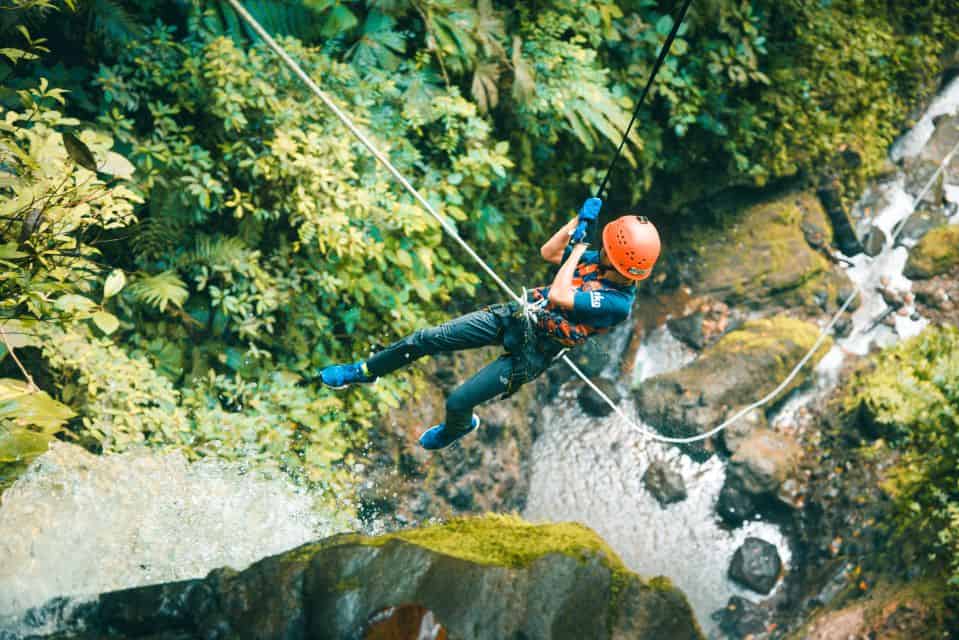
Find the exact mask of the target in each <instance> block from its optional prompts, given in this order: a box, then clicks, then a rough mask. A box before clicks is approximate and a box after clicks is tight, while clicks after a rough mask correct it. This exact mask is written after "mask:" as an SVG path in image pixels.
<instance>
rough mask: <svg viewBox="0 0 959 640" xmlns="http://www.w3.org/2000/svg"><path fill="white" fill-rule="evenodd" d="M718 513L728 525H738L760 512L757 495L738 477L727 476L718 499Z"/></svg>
mask: <svg viewBox="0 0 959 640" xmlns="http://www.w3.org/2000/svg"><path fill="white" fill-rule="evenodd" d="M716 513H718V514H719V517H720V518H722V519H723V522H725V523H726V524H728V525H731V526H733V527H738V526H739V525H741V524H742V523H743V522H745V521H746V520H749V519H750V518H752V517H753V516H754V515H756V514H757V513H759V505H758V504H757V503H756V497H755V496H754V495H753V494H752V493H750V492H748V491H746V489H745V487H743V486H742V481H741V480H740V479H738V478H727V479H726V482H725V483H724V484H723V488H722V490H721V491H720V492H719V499H718V500H717V501H716Z"/></svg>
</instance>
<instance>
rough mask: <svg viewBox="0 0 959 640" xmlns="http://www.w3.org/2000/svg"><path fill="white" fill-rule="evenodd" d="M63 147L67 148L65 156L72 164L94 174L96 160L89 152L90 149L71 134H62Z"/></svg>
mask: <svg viewBox="0 0 959 640" xmlns="http://www.w3.org/2000/svg"><path fill="white" fill-rule="evenodd" d="M63 145H64V146H65V147H66V148H67V154H68V155H69V156H70V158H72V159H73V161H74V162H76V163H77V164H78V165H80V166H81V167H83V168H84V169H88V170H90V171H93V172H96V170H97V161H96V158H94V157H93V152H92V151H90V148H89V147H88V146H87V145H85V144H84V143H83V142H82V141H81V140H80V138H78V137H76V136H75V135H73V134H72V133H69V132H64V134H63Z"/></svg>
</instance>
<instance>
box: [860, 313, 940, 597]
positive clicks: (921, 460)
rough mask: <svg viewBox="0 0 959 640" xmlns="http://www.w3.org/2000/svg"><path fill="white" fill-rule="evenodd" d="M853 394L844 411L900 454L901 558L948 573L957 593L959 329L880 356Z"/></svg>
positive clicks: (892, 488)
mask: <svg viewBox="0 0 959 640" xmlns="http://www.w3.org/2000/svg"><path fill="white" fill-rule="evenodd" d="M850 391H851V393H850V394H849V396H848V399H847V409H849V410H850V411H852V412H854V415H856V416H857V417H858V419H859V420H860V421H863V422H864V423H865V425H864V426H865V427H866V428H867V429H868V430H869V431H870V432H872V433H874V434H876V435H880V436H882V437H884V438H885V439H886V441H888V442H889V444H891V445H892V446H893V447H894V448H895V450H897V451H898V452H899V453H900V456H899V459H898V462H897V463H896V464H895V466H893V467H892V469H891V470H890V472H889V474H888V478H887V481H886V489H887V490H888V491H889V492H890V493H891V494H892V495H893V497H894V498H895V501H896V504H897V506H898V514H899V515H898V518H897V521H896V523H895V529H896V531H895V533H896V538H895V540H896V541H897V542H898V543H900V544H901V545H902V546H900V547H897V550H901V549H907V550H911V551H913V552H918V553H920V554H923V557H920V558H919V560H920V562H922V563H923V564H928V565H931V566H932V567H934V568H936V569H939V568H941V567H947V573H948V575H949V576H950V578H949V580H950V583H951V584H952V585H953V586H954V587H957V588H959V466H957V465H956V461H957V460H959V328H956V327H940V328H933V329H927V330H926V331H925V332H923V333H922V334H920V335H919V336H916V337H915V338H913V339H912V340H909V341H907V342H904V343H902V344H900V345H897V346H896V347H893V348H891V349H887V350H885V351H883V352H881V353H880V354H878V355H877V356H876V357H875V358H874V359H873V362H872V363H871V366H870V367H869V368H867V369H866V370H864V371H862V372H861V373H860V374H859V375H858V376H856V378H855V379H854V380H853V381H852V382H851V387H850Z"/></svg>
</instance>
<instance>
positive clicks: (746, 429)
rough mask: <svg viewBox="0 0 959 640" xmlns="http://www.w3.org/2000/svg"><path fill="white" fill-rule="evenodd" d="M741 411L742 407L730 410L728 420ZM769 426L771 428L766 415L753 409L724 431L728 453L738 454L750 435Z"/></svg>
mask: <svg viewBox="0 0 959 640" xmlns="http://www.w3.org/2000/svg"><path fill="white" fill-rule="evenodd" d="M741 410H742V407H737V408H735V409H730V411H729V413H727V414H726V419H728V418H730V417H732V416H734V415H736V414H737V413H739V412H740V411H741ZM767 426H769V423H768V422H767V421H766V414H765V413H763V412H762V410H760V409H753V410H752V411H749V412H748V413H746V414H745V415H743V417H741V418H740V419H739V420H736V421H735V422H733V423H732V424H731V425H729V426H728V427H726V428H725V429H724V430H723V432H722V437H723V445H724V446H725V447H726V451H728V452H729V453H730V454H734V453H736V452H737V451H739V447H740V446H741V445H742V443H743V442H744V441H745V440H746V439H747V438H748V437H749V434H751V433H752V432H753V431H755V430H756V429H763V428H766V427H767Z"/></svg>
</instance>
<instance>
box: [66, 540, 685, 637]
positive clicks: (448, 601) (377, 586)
mask: <svg viewBox="0 0 959 640" xmlns="http://www.w3.org/2000/svg"><path fill="white" fill-rule="evenodd" d="M509 526H511V525H509V524H504V525H502V527H506V528H508V527H509ZM500 530H501V525H499V524H496V525H495V526H492V527H490V526H487V529H486V531H487V532H486V533H480V534H477V533H475V532H469V531H466V530H454V531H448V532H447V533H448V535H453V536H463V537H468V536H472V535H499V534H498V533H496V534H494V533H492V531H497V532H498V531H500ZM517 534H518V532H513V534H512V535H513V536H516V535H517ZM547 535H550V534H547ZM564 535H565V534H564ZM497 540H499V538H497ZM506 544H507V545H508V544H510V543H509V542H507V543H506ZM513 544H515V543H513ZM586 544H587V545H590V544H595V542H594V543H589V542H587V543H586ZM592 549H594V547H592V546H586V547H584V548H583V552H582V553H572V554H567V553H564V552H559V550H557V551H556V552H545V553H543V555H540V556H538V557H534V558H532V559H529V560H528V561H526V562H525V563H524V564H522V565H521V566H503V565H497V564H489V563H481V562H472V561H470V560H466V559H463V558H459V557H454V556H453V555H450V554H448V553H441V552H438V551H433V550H431V549H428V548H426V547H423V546H419V545H417V544H413V543H411V542H408V541H405V540H401V539H398V538H391V539H389V538H388V539H385V540H383V539H381V540H379V541H376V542H375V543H371V540H370V539H369V538H363V537H361V536H356V535H352V534H345V535H340V536H334V537H332V538H328V539H326V540H324V541H321V542H319V543H314V544H307V545H303V546H301V547H299V548H297V549H293V550H291V551H288V552H285V553H283V554H280V555H277V556H273V557H271V558H266V559H264V560H261V561H259V562H257V563H255V564H254V565H252V566H251V567H249V568H248V569H246V570H244V571H241V572H237V571H233V570H230V569H220V570H216V571H214V572H212V573H211V574H210V575H209V576H207V577H206V578H205V579H202V580H189V581H185V582H174V583H169V584H163V585H155V586H150V587H141V588H136V589H128V590H124V591H118V592H113V593H108V594H103V595H101V596H99V598H98V599H97V600H96V601H94V602H93V603H92V604H90V605H89V606H87V607H86V608H84V609H83V610H82V612H79V613H78V614H77V615H76V616H75V617H73V618H72V619H71V620H69V621H68V624H67V625H66V627H67V628H66V629H62V631H61V632H59V633H58V634H57V635H56V636H55V637H56V638H57V640H67V639H68V638H69V639H71V640H94V639H100V638H104V637H110V638H124V637H150V638H157V639H161V638H162V639H164V640H172V639H174V638H176V639H178V640H179V639H181V638H182V639H186V638H211V639H212V638H224V639H225V638H230V639H237V640H253V639H257V640H272V639H275V640H306V639H307V638H310V639H315V640H353V639H355V638H358V637H360V634H361V633H362V632H363V630H364V629H366V628H368V625H369V624H370V622H371V621H375V620H378V619H380V618H382V613H383V611H384V609H388V608H390V607H395V606H399V605H404V604H411V605H417V606H416V607H415V608H416V609H417V611H421V612H422V611H427V612H429V613H431V614H432V616H433V619H434V620H435V621H436V622H438V623H439V624H442V625H443V626H444V627H445V628H446V629H447V631H448V633H449V637H450V638H537V639H543V640H550V639H560V638H562V639H566V638H591V639H592V638H596V639H611V638H616V639H617V640H627V639H636V640H639V639H641V638H642V639H652V640H674V639H675V640H703V638H702V634H701V632H700V631H699V628H698V626H697V624H696V621H695V618H694V616H693V613H692V611H691V609H690V607H689V603H688V602H687V601H686V598H685V597H684V596H683V595H682V593H681V592H680V591H678V590H677V589H675V588H674V587H672V585H670V584H669V582H668V580H663V581H659V582H655V583H645V582H643V581H642V580H641V579H640V578H639V577H638V576H636V575H635V574H632V573H629V572H626V571H623V570H620V569H614V568H613V567H614V566H615V565H614V564H611V562H610V560H609V559H608V558H607V557H606V556H605V555H603V554H602V553H601V552H599V551H595V550H592Z"/></svg>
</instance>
